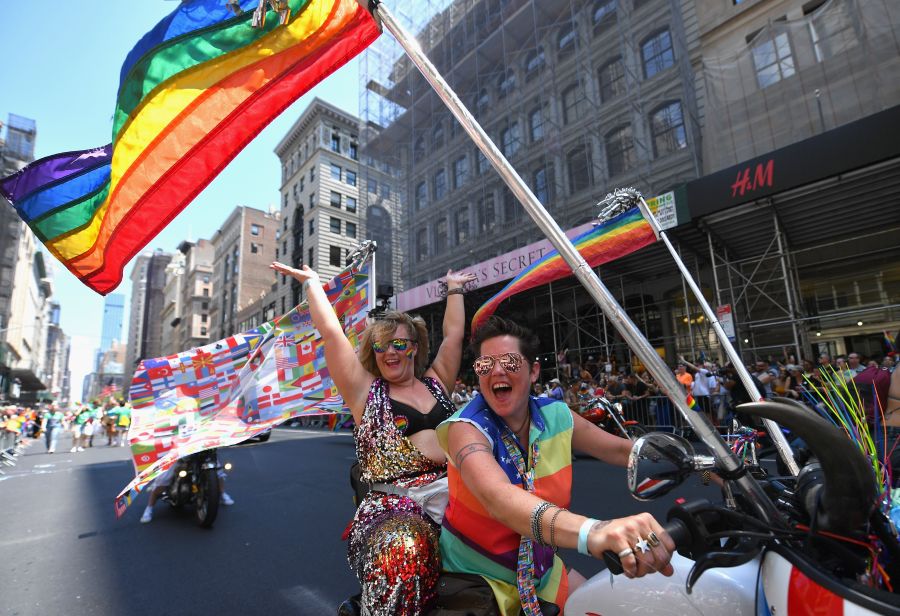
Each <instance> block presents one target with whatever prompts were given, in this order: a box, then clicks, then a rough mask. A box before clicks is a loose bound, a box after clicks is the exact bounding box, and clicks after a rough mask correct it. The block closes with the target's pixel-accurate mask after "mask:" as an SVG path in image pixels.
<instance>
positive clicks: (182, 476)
mask: <svg viewBox="0 0 900 616" xmlns="http://www.w3.org/2000/svg"><path fill="white" fill-rule="evenodd" d="M178 476H179V477H181V478H182V479H183V478H185V477H187V471H186V470H180V471H178Z"/></svg>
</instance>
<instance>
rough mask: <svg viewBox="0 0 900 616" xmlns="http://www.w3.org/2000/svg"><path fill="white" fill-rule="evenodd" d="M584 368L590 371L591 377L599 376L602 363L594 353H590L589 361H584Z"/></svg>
mask: <svg viewBox="0 0 900 616" xmlns="http://www.w3.org/2000/svg"><path fill="white" fill-rule="evenodd" d="M584 369H585V370H587V371H588V372H589V373H590V375H591V377H590V378H592V379H594V378H597V373H598V372H599V371H600V364H598V363H597V359H596V358H595V357H594V356H593V355H588V358H587V361H586V362H584Z"/></svg>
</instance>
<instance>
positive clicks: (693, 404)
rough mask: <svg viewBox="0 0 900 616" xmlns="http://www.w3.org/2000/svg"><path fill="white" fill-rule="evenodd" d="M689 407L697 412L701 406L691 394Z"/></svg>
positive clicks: (688, 402)
mask: <svg viewBox="0 0 900 616" xmlns="http://www.w3.org/2000/svg"><path fill="white" fill-rule="evenodd" d="M687 405H688V406H689V407H691V409H692V410H695V411H696V410H698V409H699V408H700V406H699V405H698V404H697V400H695V399H694V396H692V395H691V394H690V393H689V394H688V395H687Z"/></svg>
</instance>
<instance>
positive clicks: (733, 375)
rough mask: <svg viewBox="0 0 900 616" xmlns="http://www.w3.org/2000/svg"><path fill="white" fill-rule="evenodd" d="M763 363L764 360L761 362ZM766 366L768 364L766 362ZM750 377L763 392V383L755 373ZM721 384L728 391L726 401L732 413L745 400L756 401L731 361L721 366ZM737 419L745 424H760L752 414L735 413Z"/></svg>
mask: <svg viewBox="0 0 900 616" xmlns="http://www.w3.org/2000/svg"><path fill="white" fill-rule="evenodd" d="M762 363H763V364H765V362H762ZM766 366H768V364H766ZM750 379H751V380H752V381H753V384H754V385H755V386H756V389H757V390H758V391H760V392H765V388H766V387H765V385H764V384H763V383H762V382H761V381H760V380H759V377H757V376H756V374H751V375H750ZM722 386H723V387H724V388H725V389H726V390H727V391H728V403H729V408H730V411H731V412H732V413H736V409H737V407H738V406H739V405H741V404H744V403H745V402H756V395H755V394H754V393H751V392H748V391H747V387H746V386H745V385H744V382H743V381H742V380H741V378H740V375H738V371H737V368H735V367H734V366H733V365H732V364H731V363H728V364H725V366H724V367H723V368H722ZM737 418H738V421H739V422H740V423H741V424H743V425H745V426H755V427H758V426H761V425H762V422H761V421H760V420H758V419H755V418H754V417H753V416H752V415H744V414H742V413H737Z"/></svg>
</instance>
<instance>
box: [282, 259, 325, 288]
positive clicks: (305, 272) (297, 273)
mask: <svg viewBox="0 0 900 616" xmlns="http://www.w3.org/2000/svg"><path fill="white" fill-rule="evenodd" d="M269 268H270V269H273V270H275V271H276V272H278V273H280V274H284V275H285V276H290V277H291V278H294V279H296V280H299V281H300V282H301V283H303V282H306V281H307V280H312V281H314V282H319V283H321V280H320V279H319V275H318V274H317V273H316V271H315V270H314V269H311V268H310V267H309V266H308V265H303V266H301V267H300V269H296V268H293V267H291V266H289V265H285V264H284V263H279V262H278V261H272V263H271V264H270V265H269Z"/></svg>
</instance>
